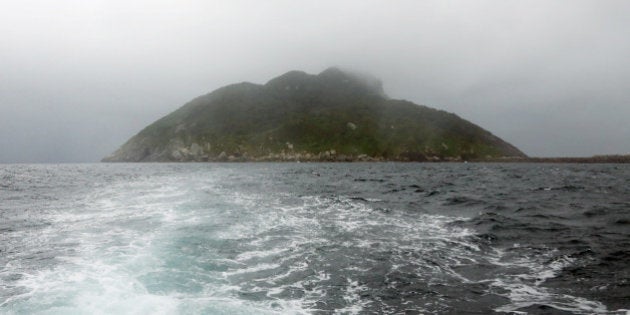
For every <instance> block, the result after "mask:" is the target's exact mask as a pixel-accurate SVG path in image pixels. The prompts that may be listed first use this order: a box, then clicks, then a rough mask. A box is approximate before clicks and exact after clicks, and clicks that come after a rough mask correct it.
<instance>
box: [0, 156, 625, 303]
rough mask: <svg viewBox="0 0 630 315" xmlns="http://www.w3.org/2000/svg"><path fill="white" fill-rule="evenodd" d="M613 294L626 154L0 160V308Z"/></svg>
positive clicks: (611, 298)
mask: <svg viewBox="0 0 630 315" xmlns="http://www.w3.org/2000/svg"><path fill="white" fill-rule="evenodd" d="M627 309H630V166H629V165H612V164H609V165H557V164H472V163H471V164H416V163H408V164H404V163H378V164H360V163H355V164H305V163H302V164H84V165H0V313H8V314H32V313H43V314H159V313H162V314H174V313H175V314H177V313H180V314H275V313H279V314H331V313H335V314H378V313H385V314H418V313H421V314H489V313H495V312H496V313H500V312H504V313H523V314H524V313H529V314H569V313H576V314H593V313H598V314H599V313H601V314H605V313H608V314H627V313H628V311H627Z"/></svg>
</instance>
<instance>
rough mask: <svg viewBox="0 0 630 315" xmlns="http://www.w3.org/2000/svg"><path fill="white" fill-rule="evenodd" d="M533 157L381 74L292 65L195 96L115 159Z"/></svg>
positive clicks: (353, 159)
mask: <svg viewBox="0 0 630 315" xmlns="http://www.w3.org/2000/svg"><path fill="white" fill-rule="evenodd" d="M507 157H512V158H524V157H526V156H525V154H523V153H522V152H521V151H519V150H518V149H517V148H515V147H514V146H512V145H511V144H509V143H507V142H505V141H503V140H501V139H500V138H498V137H496V136H494V135H493V134H491V133H490V132H488V131H487V130H484V129H482V128H481V127H479V126H477V125H475V124H473V123H471V122H469V121H466V120H464V119H461V118H460V117H458V116H457V115H455V114H452V113H447V112H445V111H441V110H436V109H433V108H430V107H427V106H421V105H416V104H413V103H411V102H408V101H403V100H396V99H390V98H389V97H388V96H387V95H386V94H385V92H384V91H383V87H382V83H381V81H380V80H378V79H376V78H373V77H371V76H369V75H365V74H358V73H355V72H351V71H347V70H341V69H340V68H337V67H332V68H328V69H326V70H325V71H323V72H321V73H320V74H318V75H310V74H307V73H305V72H301V71H291V72H288V73H286V74H283V75H281V76H279V77H276V78H274V79H271V80H270V81H269V82H267V83H266V84H264V85H257V84H252V83H247V82H244V83H239V84H233V85H228V86H226V87H223V88H220V89H217V90H216V91H214V92H212V93H209V94H207V95H203V96H200V97H197V98H195V99H194V100H192V101H190V102H189V103H187V104H185V105H184V106H182V107H181V108H180V109H178V110H176V111H174V112H173V113H171V114H169V115H167V116H165V117H163V118H161V119H159V120H158V121H156V122H154V123H153V124H151V125H149V126H148V127H146V128H144V129H143V130H142V131H141V132H140V133H138V134H137V135H136V136H134V137H133V138H131V139H130V140H129V141H127V143H125V144H124V145H123V146H122V147H121V148H120V149H119V150H117V151H116V152H114V153H113V154H112V155H111V156H109V157H106V158H104V159H103V161H106V162H156V161H161V162H185V161H196V162H202V161H464V160H479V159H490V158H507Z"/></svg>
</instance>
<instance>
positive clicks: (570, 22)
mask: <svg viewBox="0 0 630 315" xmlns="http://www.w3.org/2000/svg"><path fill="white" fill-rule="evenodd" d="M333 65H336V66H341V67H346V68H350V69H354V70H357V71H362V72H367V73H371V74H372V75H374V76H376V77H379V78H381V79H382V81H383V83H384V87H385V90H386V92H387V94H388V95H389V96H390V97H392V98H401V99H407V100H410V101H413V102H415V103H418V104H425V105H428V106H431V107H435V108H439V109H444V110H447V111H450V112H454V113H456V114H458V115H459V116H461V117H463V118H465V119H468V120H470V121H472V122H474V123H476V124H478V125H480V126H482V127H483V128H485V129H487V130H489V131H491V132H492V133H494V134H496V135H497V136H499V137H501V138H503V139H504V140H506V141H508V142H510V143H512V144H514V145H515V146H517V147H518V148H520V149H521V150H522V151H524V152H525V153H526V154H528V155H530V156H590V155H594V154H615V153H621V154H628V153H630V1H625V0H620V1H603V0H597V1H576V0H566V1H552V0H544V1H531V0H528V1H507V0H497V1H468V0H465V1H441V0H440V1H420V0H413V1H391V0H383V1H368V0H360V1H341V0H336V1H321V0H317V1H294V0H287V1H234V0H230V1H202V0H199V1H192V0H190V1H182V0H173V1H156V0H142V1H130V0H125V1H122V0H102V1H99V0H91V1H85V0H76V1H71V0H56V1H48V0H39V1H33V0H16V1H10V0H0V163H2V162H4V163H7V162H90V161H98V160H100V158H102V157H103V156H105V155H108V154H109V153H111V152H112V151H114V150H115V149H117V148H118V147H119V146H120V145H122V144H123V143H124V142H125V141H126V140H127V139H128V138H129V137H131V136H133V135H134V134H136V133H137V132H138V131H140V130H141V129H142V128H143V127H144V126H146V125H147V124H149V123H151V122H153V121H155V120H156V119H158V118H160V117H162V116H163V115H166V114H168V113H169V112H171V111H173V110H175V109H177V108H178V107H180V106H181V105H183V104H184V103H186V102H187V101H189V100H190V99H192V98H194V97H196V96H198V95H201V94H205V93H208V92H210V91H212V90H214V89H216V88H219V87H221V86H224V85H227V84H231V83H236V82H242V81H249V82H254V83H265V82H266V81H267V80H269V79H271V78H273V77H275V76H278V75H280V74H283V73H285V72H287V71H289V70H303V71H306V72H309V73H319V72H321V71H322V70H324V69H325V68H327V67H329V66H333Z"/></svg>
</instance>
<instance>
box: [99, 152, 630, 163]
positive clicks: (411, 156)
mask: <svg viewBox="0 0 630 315" xmlns="http://www.w3.org/2000/svg"><path fill="white" fill-rule="evenodd" d="M201 152H202V151H201V150H177V151H174V152H173V153H172V154H171V155H170V156H169V158H167V159H160V160H153V161H152V162H167V163H168V162H184V163H185V162H428V163H430V162H452V163H468V162H471V163H575V164H580V163H630V155H597V156H592V157H495V158H492V157H486V158H475V159H466V158H465V157H461V156H455V157H450V156H446V157H445V156H437V155H435V156H434V155H425V154H418V153H407V154H402V155H397V156H393V157H383V156H369V155H366V154H359V155H347V154H338V153H337V152H336V150H333V149H331V150H327V151H324V152H319V153H316V154H313V153H309V152H294V151H281V152H279V153H270V154H268V155H264V156H252V155H248V154H247V153H243V154H227V153H226V152H221V153H219V154H218V155H216V156H209V155H207V154H203V153H201ZM102 162H128V161H121V160H117V159H110V158H105V159H103V161H102Z"/></svg>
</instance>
